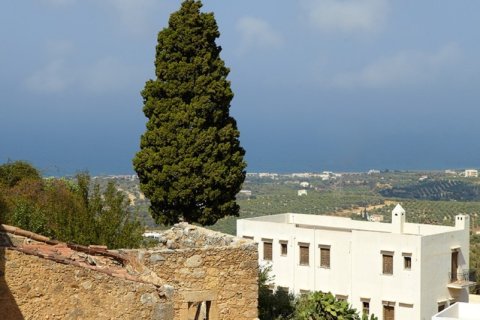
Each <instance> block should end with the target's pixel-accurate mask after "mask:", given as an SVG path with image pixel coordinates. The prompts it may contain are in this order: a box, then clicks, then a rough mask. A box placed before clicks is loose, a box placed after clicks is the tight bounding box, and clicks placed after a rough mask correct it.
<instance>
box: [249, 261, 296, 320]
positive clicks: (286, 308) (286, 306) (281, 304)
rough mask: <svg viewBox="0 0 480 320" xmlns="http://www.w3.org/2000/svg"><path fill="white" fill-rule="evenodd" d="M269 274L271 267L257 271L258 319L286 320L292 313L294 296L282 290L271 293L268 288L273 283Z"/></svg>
mask: <svg viewBox="0 0 480 320" xmlns="http://www.w3.org/2000/svg"><path fill="white" fill-rule="evenodd" d="M270 272H271V267H265V268H260V269H259V271H258V317H259V318H260V319H261V320H274V319H288V318H289V317H290V316H291V315H292V314H293V311H294V308H293V305H294V300H295V296H294V295H292V294H290V293H288V292H285V291H282V290H277V291H275V292H273V291H272V290H271V289H270V287H269V285H270V284H271V282H272V281H273V278H272V277H271V276H270V274H269V273H270Z"/></svg>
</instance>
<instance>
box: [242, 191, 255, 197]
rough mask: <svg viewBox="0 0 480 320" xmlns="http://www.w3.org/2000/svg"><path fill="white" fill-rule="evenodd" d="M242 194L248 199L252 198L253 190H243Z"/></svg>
mask: <svg viewBox="0 0 480 320" xmlns="http://www.w3.org/2000/svg"><path fill="white" fill-rule="evenodd" d="M240 194H242V195H244V196H246V197H251V196H252V190H246V189H242V190H240Z"/></svg>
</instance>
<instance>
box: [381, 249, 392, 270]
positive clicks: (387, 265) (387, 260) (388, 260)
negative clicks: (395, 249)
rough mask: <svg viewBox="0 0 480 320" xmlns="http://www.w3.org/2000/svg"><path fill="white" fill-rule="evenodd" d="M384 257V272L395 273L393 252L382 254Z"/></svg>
mask: <svg viewBox="0 0 480 320" xmlns="http://www.w3.org/2000/svg"><path fill="white" fill-rule="evenodd" d="M382 259H383V266H382V267H383V268H382V269H383V270H382V271H383V274H393V254H389V253H384V254H382Z"/></svg>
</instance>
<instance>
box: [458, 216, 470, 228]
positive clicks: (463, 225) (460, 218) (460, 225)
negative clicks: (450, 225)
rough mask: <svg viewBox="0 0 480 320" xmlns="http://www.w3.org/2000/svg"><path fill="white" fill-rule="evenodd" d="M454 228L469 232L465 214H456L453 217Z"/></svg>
mask: <svg viewBox="0 0 480 320" xmlns="http://www.w3.org/2000/svg"><path fill="white" fill-rule="evenodd" d="M455 228H457V229H467V230H470V217H469V216H468V215H466V214H457V215H456V216H455Z"/></svg>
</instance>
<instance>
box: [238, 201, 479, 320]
mask: <svg viewBox="0 0 480 320" xmlns="http://www.w3.org/2000/svg"><path fill="white" fill-rule="evenodd" d="M469 225H470V223H469V217H468V216H466V215H457V216H456V218H455V226H454V227H449V226H435V225H425V224H413V223H406V222H405V211H404V210H403V208H402V207H401V206H400V205H397V207H395V209H394V210H393V211H392V223H375V222H368V221H355V220H351V219H348V218H341V217H330V216H320V215H318V216H317V215H306V214H296V213H285V214H277V215H271V216H263V217H257V218H250V219H242V220H238V221H237V234H238V236H242V237H245V238H251V239H254V240H255V241H256V242H258V243H259V248H258V250H259V251H258V252H259V263H260V264H261V265H264V264H271V266H272V275H274V276H275V285H276V286H277V288H278V287H280V288H281V289H286V288H288V290H289V291H290V292H293V293H297V294H298V293H303V292H307V291H324V292H328V291H329V292H332V293H333V294H334V295H336V296H337V298H339V299H348V301H349V303H351V304H352V305H353V307H354V308H356V309H357V310H364V311H365V312H369V313H374V314H375V315H376V316H377V317H378V318H379V319H380V320H382V319H385V320H387V319H388V320H391V319H397V320H416V319H418V320H428V319H431V317H432V316H433V315H434V314H436V313H437V312H438V311H439V310H442V309H443V308H445V307H448V306H449V305H450V304H452V303H453V302H457V301H463V302H466V301H468V287H469V286H470V285H472V284H474V283H473V282H470V281H469V280H471V278H470V277H469V275H470V273H469V271H468V262H469Z"/></svg>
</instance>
